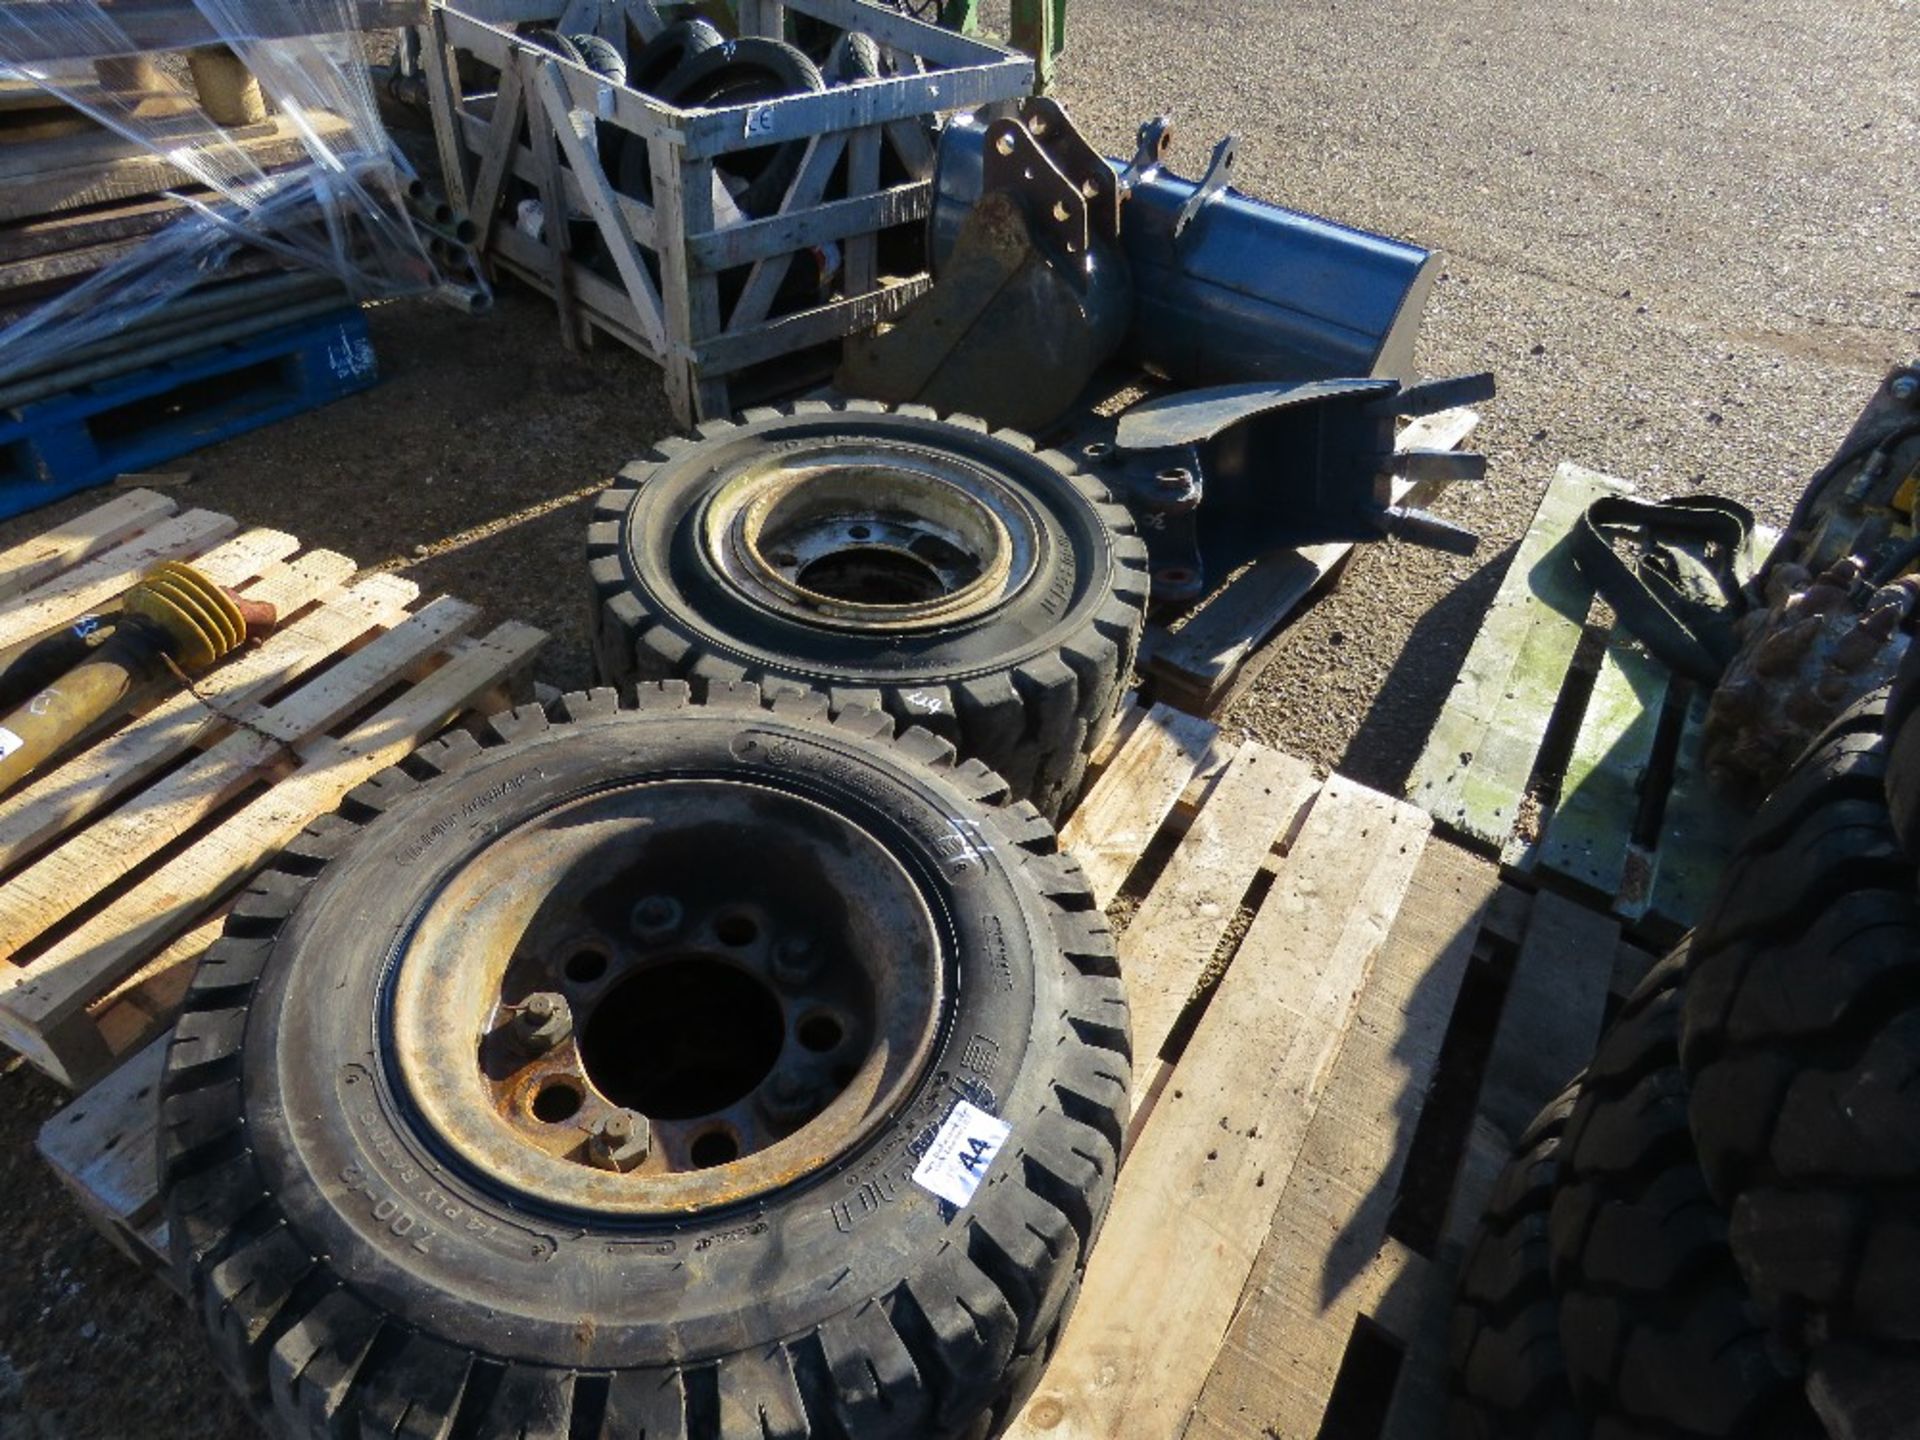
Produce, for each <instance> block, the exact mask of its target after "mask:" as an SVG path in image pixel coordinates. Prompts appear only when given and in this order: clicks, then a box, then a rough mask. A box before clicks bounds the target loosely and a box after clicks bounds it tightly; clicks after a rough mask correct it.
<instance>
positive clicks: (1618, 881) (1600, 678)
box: [1519, 626, 1669, 899]
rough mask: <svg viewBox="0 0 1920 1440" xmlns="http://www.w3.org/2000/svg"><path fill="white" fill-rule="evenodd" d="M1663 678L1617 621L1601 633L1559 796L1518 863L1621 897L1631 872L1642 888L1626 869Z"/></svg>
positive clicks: (1656, 663)
mask: <svg viewBox="0 0 1920 1440" xmlns="http://www.w3.org/2000/svg"><path fill="white" fill-rule="evenodd" d="M1668 679H1669V676H1668V673H1667V669H1666V667H1665V666H1663V665H1662V664H1661V663H1660V662H1659V661H1658V660H1655V659H1654V658H1653V657H1652V656H1651V655H1649V654H1647V652H1646V650H1645V649H1644V648H1642V647H1641V645H1640V643H1639V642H1638V641H1636V640H1635V639H1634V638H1633V637H1632V636H1631V635H1628V634H1626V633H1625V632H1623V631H1622V630H1620V629H1619V628H1618V627H1617V626H1616V627H1615V629H1614V630H1613V632H1612V633H1611V634H1609V635H1608V636H1607V648H1606V652H1605V654H1604V655H1603V656H1602V657H1601V660H1600V669H1599V672H1598V673H1597V674H1596V675H1595V677H1594V683H1593V693H1592V695H1591V696H1590V697H1589V699H1588V701H1587V709H1586V713H1585V714H1584V715H1583V716H1582V717H1581V721H1580V731H1579V734H1578V735H1577V736H1576V737H1575V739H1574V743H1573V753H1572V755H1571V756H1570V757H1569V759H1568V761H1567V772H1566V776H1565V778H1564V779H1563V780H1562V782H1561V785H1560V797H1559V799H1558V800H1556V801H1555V802H1554V806H1553V812H1552V814H1551V815H1550V816H1549V817H1548V820H1547V826H1546V831H1545V833H1544V834H1543V835H1542V836H1541V837H1540V840H1539V843H1538V845H1537V847H1535V848H1534V849H1531V850H1529V851H1528V853H1527V854H1526V856H1525V857H1524V861H1523V863H1521V864H1520V866H1519V868H1521V869H1533V868H1535V867H1536V866H1537V867H1538V868H1539V869H1542V870H1546V871H1550V872H1552V873H1554V874H1556V875H1563V876H1565V877H1566V878H1567V879H1569V880H1571V881H1573V882H1574V883H1575V884H1577V885H1581V886H1584V887H1585V888H1587V889H1590V890H1593V891H1595V892H1596V893H1598V894H1601V895H1607V896H1621V897H1623V899H1624V897H1626V895H1627V894H1628V889H1629V882H1630V880H1631V881H1632V882H1633V884H1634V885H1635V886H1636V887H1637V888H1640V889H1644V885H1645V880H1644V877H1637V876H1633V875H1632V874H1631V871H1632V869H1633V867H1632V866H1631V865H1630V855H1629V848H1630V844H1631V841H1632V838H1633V820H1634V816H1635V815H1636V814H1637V813H1638V811H1639V808H1640V797H1641V791H1642V789H1643V788H1644V784H1645V781H1646V778H1647V772H1648V769H1649V767H1650V766H1651V765H1652V763H1653V758H1654V744H1655V741H1656V740H1657V739H1658V738H1659V734H1660V710H1661V706H1662V705H1663V703H1664V702H1665V700H1666V695H1667V682H1668Z"/></svg>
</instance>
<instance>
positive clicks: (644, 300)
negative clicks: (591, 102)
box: [534, 60, 667, 350]
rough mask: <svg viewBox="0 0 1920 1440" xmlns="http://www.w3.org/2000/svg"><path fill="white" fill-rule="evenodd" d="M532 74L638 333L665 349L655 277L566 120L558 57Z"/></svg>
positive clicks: (596, 160) (595, 163)
mask: <svg viewBox="0 0 1920 1440" xmlns="http://www.w3.org/2000/svg"><path fill="white" fill-rule="evenodd" d="M534 79H535V83H536V84H537V85H538V87H539V92H540V100H541V103H542V104H543V105H544V106H545V107H546V112H547V118H548V120H549V122H550V124H551V128H552V131H553V135H554V138H556V139H557V140H558V141H559V142H560V148H561V149H562V150H564V151H565V152H566V156H567V161H568V163H569V164H570V165H571V166H572V167H573V177H574V179H575V181H576V182H577V183H578V185H579V188H580V192H581V194H582V195H583V196H584V197H585V200H586V208H587V213H588V214H590V215H591V216H592V217H593V220H594V224H595V225H596V226H598V227H599V230H600V243H601V244H602V245H604V246H605V247H606V249H607V253H608V254H609V255H611V256H612V257H613V267H614V269H615V270H616V271H617V272H618V273H619V276H620V281H621V283H622V284H623V285H625V286H626V287H627V298H628V299H629V300H631V301H632V302H633V310H634V322H635V324H637V325H638V326H639V329H640V333H641V334H643V335H645V336H646V337H647V339H649V340H651V341H652V342H653V343H654V344H655V345H656V346H658V347H660V348H661V349H663V350H664V349H665V348H666V344H667V332H666V319H665V316H664V314H663V313H662V311H661V308H660V292H659V291H658V290H656V289H654V287H653V278H652V277H651V276H650V275H648V274H647V268H646V266H645V265H643V264H641V263H640V252H639V251H638V250H637V249H636V248H635V247H634V243H633V237H632V235H630V234H629V233H628V232H627V225H626V217H625V216H624V215H623V214H622V213H621V211H620V207H619V205H618V203H617V202H616V200H615V197H614V193H613V186H611V185H610V184H608V183H607V172H606V171H605V170H604V169H602V168H601V165H600V157H599V155H598V154H596V153H595V152H594V151H593V150H591V149H589V148H588V146H587V144H586V142H585V141H584V140H582V139H581V138H580V136H579V135H578V134H577V133H576V132H575V130H574V128H573V126H572V125H571V124H569V123H568V121H569V119H570V118H571V116H572V113H573V112H572V111H571V110H569V108H568V102H567V96H566V92H565V89H564V88H563V86H562V85H561V80H560V63H559V61H558V60H548V61H545V62H544V63H542V64H541V66H540V68H539V69H538V70H537V71H535V72H534Z"/></svg>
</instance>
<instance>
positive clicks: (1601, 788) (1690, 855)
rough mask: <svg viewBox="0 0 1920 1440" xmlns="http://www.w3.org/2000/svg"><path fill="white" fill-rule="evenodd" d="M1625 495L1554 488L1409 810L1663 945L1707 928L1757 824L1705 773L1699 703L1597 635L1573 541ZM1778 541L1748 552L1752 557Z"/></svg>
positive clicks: (1610, 635)
mask: <svg viewBox="0 0 1920 1440" xmlns="http://www.w3.org/2000/svg"><path fill="white" fill-rule="evenodd" d="M1632 488H1633V487H1632V486H1631V485H1630V484H1628V482H1626V481H1624V480H1619V479H1615V478H1613V477H1611V476H1607V475H1601V474H1598V473H1596V472H1594V471H1591V470H1585V469H1582V468H1581V467H1580V466H1578V465H1574V464H1571V463H1567V464H1562V465H1561V466H1560V468H1559V469H1558V470H1557V471H1556V472H1555V474H1554V477H1553V480H1552V482H1551V483H1550V484H1549V485H1548V487H1547V491H1546V494H1545V496H1544V497H1543V498H1542V499H1541V502H1540V508H1539V510H1538V511H1537V512H1535V514H1534V518H1533V522H1532V524H1531V525H1530V526H1529V527H1528V529H1527V533H1526V535H1525V536H1524V537H1523V538H1522V539H1521V541H1520V545H1519V548H1518V549H1517V550H1516V551H1515V552H1514V556H1513V560H1512V563H1511V564H1510V565H1509V566H1508V568H1507V573H1506V577H1505V579H1504V580H1503V581H1502V583H1501V586H1500V590H1499V592H1498V594H1496V595H1495V597H1494V601H1493V605H1492V607H1491V608H1490V609H1489V610H1488V612H1487V618H1486V620H1485V622H1484V623H1483V625H1482V626H1481V629H1480V633H1479V635H1478V636H1477V637H1476V638H1475V640H1474V642H1473V646H1472V648H1471V649H1470V650H1469V651H1468V654H1467V658H1466V661H1465V662H1464V663H1463V665H1462V666H1461V670H1460V676H1459V678H1458V679H1457V680H1456V681H1455V682H1454V687H1453V691H1452V693H1451V694H1450V695H1449V696H1448V698H1447V703H1446V707H1445V709H1444V710H1443V711H1442V712H1441V715H1440V718H1439V720H1438V721H1437V722H1436V723H1435V725H1434V727H1433V732H1432V734H1431V735H1430V736H1429V738H1428V741H1427V747H1426V750H1425V752H1424V753H1423V754H1422V755H1421V757H1420V759H1419V761H1418V762H1417V763H1416V764H1415V766H1414V769H1413V773H1412V775H1411V777H1410V778H1409V780H1408V782H1407V795H1408V797H1409V798H1410V799H1411V800H1412V801H1413V802H1414V803H1415V804H1417V805H1419V806H1420V807H1421V808H1422V809H1424V810H1427V811H1428V812H1430V813H1431V814H1432V815H1433V817H1434V819H1435V820H1436V821H1438V822H1439V823H1440V824H1441V825H1443V826H1445V827H1446V828H1447V829H1448V830H1449V831H1451V832H1452V833H1454V834H1455V835H1457V836H1459V837H1460V838H1461V839H1462V840H1463V841H1464V842H1466V843H1468V844H1470V845H1473V846H1475V847H1477V848H1479V849H1482V850H1484V851H1486V852H1488V853H1497V854H1498V855H1499V856H1500V857H1501V859H1502V861H1503V862H1504V863H1505V864H1506V865H1507V866H1508V867H1509V868H1510V869H1511V870H1513V871H1515V872H1519V873H1521V874H1526V875H1531V876H1534V877H1537V879H1538V881H1539V882H1540V883H1545V884H1551V885H1553V886H1556V887H1558V888H1562V889H1566V890H1569V891H1571V892H1572V893H1576V894H1578V895H1580V896H1582V897H1584V898H1589V899H1591V900H1593V901H1594V902H1596V903H1598V904H1600V905H1602V906H1603V907H1606V908H1609V909H1611V910H1612V911H1613V913H1614V914H1616V915H1618V916H1620V917H1621V918H1622V919H1623V920H1626V921H1628V922H1630V923H1631V924H1632V925H1633V927H1634V928H1635V929H1636V931H1637V932H1638V933H1641V934H1643V935H1645V936H1646V937H1647V938H1648V939H1649V940H1650V941H1651V942H1652V943H1655V944H1666V943H1670V942H1671V941H1672V940H1673V939H1675V938H1677V936H1678V935H1679V934H1680V932H1682V931H1684V930H1686V929H1687V928H1688V927H1690V926H1691V925H1692V924H1693V921H1694V919H1695V917H1696V916H1698V914H1699V913H1700V909H1701V907H1702V906H1703V905H1704V904H1705V903H1706V900H1707V898H1708V896H1709V895H1710V894H1711V892H1712V889H1713V886H1714V884H1715V883H1716V881H1717V880H1718V878H1719V874H1720V871H1721V869H1722V868H1723V867H1724V865H1725V863H1726V860H1727V858H1728V856H1729V855H1730V854H1731V853H1732V850H1733V847H1734V845H1735V844H1736V843H1737V841H1738V839H1739V835H1740V831H1741V828H1742V826H1743V825H1744V823H1745V821H1746V819H1747V817H1748V815H1749V813H1750V807H1749V805H1748V804H1746V803H1743V802H1741V801H1739V800H1737V799H1735V798H1732V797H1729V796H1727V795H1725V794H1723V793H1722V792H1720V791H1719V790H1717V789H1716V788H1715V787H1714V786H1713V785H1712V784H1711V783H1710V782H1709V780H1708V777H1707V775H1706V771H1705V767H1704V766H1703V765H1702V764H1701V761H1700V741H1701V733H1702V726H1703V724H1704V721H1705V718H1706V696H1705V695H1704V694H1702V693H1700V692H1699V691H1698V690H1697V688H1696V687H1695V686H1693V685H1692V684H1690V683H1688V682H1687V681H1685V680H1681V679H1676V678H1674V677H1673V676H1672V675H1671V674H1670V673H1669V672H1668V671H1667V669H1666V667H1665V666H1664V665H1662V664H1661V663H1660V662H1659V661H1658V660H1656V659H1654V658H1653V657H1652V656H1651V655H1650V654H1648V653H1647V652H1646V650H1645V649H1644V648H1643V647H1642V646H1641V645H1640V643H1639V642H1638V641H1637V640H1636V639H1635V638H1634V637H1633V636H1632V635H1631V634H1630V633H1628V632H1627V631H1626V630H1625V629H1623V628H1622V627H1619V626H1611V627H1603V624H1602V616H1601V607H1599V606H1598V605H1596V602H1595V598H1594V593H1593V587H1592V586H1591V585H1589V584H1588V583H1587V581H1586V580H1585V579H1584V578H1583V577H1582V576H1581V575H1580V573H1579V571H1578V570H1576V569H1575V568H1574V564H1573V559H1572V550H1571V544H1570V541H1569V538H1568V537H1569V534H1570V532H1571V531H1572V528H1573V526H1574V525H1575V523H1576V522H1577V521H1578V520H1579V518H1580V516H1581V514H1582V513H1583V512H1584V511H1585V509H1586V507H1587V506H1588V505H1590V504H1591V503H1592V502H1593V501H1594V500H1596V499H1598V498H1600V497H1601V496H1602V495H1609V494H1626V493H1629V492H1631V490H1632ZM1774 538H1775V537H1774V536H1773V534H1772V532H1762V533H1760V534H1758V535H1756V537H1755V539H1756V546H1757V548H1758V549H1759V550H1760V552H1761V554H1762V555H1764V552H1765V550H1766V549H1767V548H1770V546H1771V544H1772V541H1773V539H1774ZM1583 637H1584V638H1585V644H1584V646H1583V643H1582V642H1583ZM1583 650H1584V652H1586V654H1587V657H1588V658H1587V662H1586V663H1582V664H1576V657H1577V656H1580V655H1582V653H1583Z"/></svg>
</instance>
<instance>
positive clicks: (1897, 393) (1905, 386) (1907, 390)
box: [1887, 375, 1920, 400]
mask: <svg viewBox="0 0 1920 1440" xmlns="http://www.w3.org/2000/svg"><path fill="white" fill-rule="evenodd" d="M1887 389H1888V390H1889V391H1890V392H1891V393H1892V395H1893V398H1894V399H1896V400H1911V399H1913V398H1914V397H1915V396H1916V395H1920V375H1896V376H1894V378H1893V383H1892V384H1891V385H1889V386H1888V387H1887Z"/></svg>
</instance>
